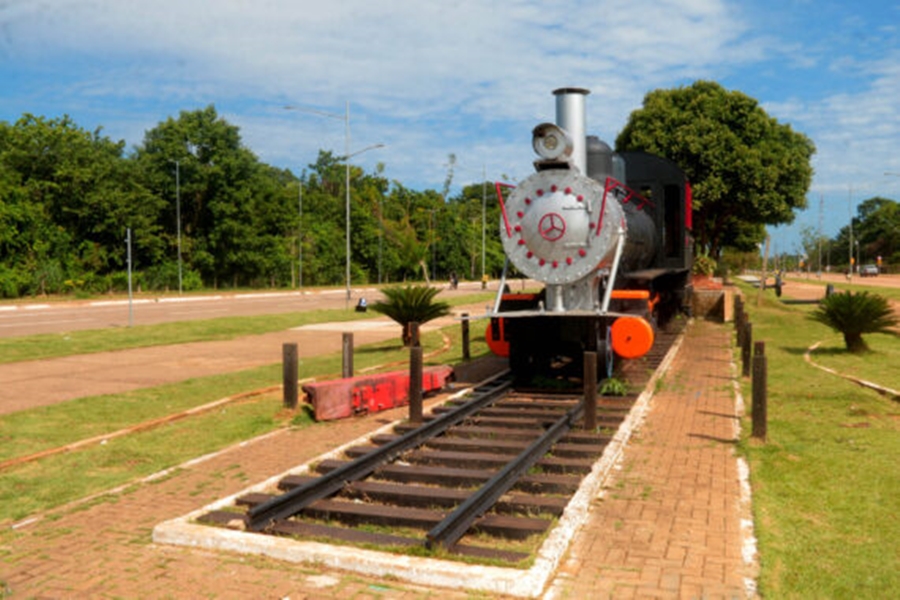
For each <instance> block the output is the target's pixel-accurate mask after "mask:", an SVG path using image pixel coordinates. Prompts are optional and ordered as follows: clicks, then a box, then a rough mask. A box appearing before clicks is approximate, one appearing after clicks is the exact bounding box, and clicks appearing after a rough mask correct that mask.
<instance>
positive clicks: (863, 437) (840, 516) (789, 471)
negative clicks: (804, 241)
mask: <svg viewBox="0 0 900 600" xmlns="http://www.w3.org/2000/svg"><path fill="white" fill-rule="evenodd" d="M746 293H748V294H749V298H750V300H749V301H748V302H747V308H748V310H749V313H750V315H751V320H752V322H753V337H754V340H758V341H765V342H766V355H767V362H768V380H769V381H768V383H769V385H768V390H769V398H768V416H769V420H768V441H767V443H766V444H761V443H759V442H757V441H755V440H749V439H745V440H744V441H743V442H742V449H743V451H744V452H745V453H746V455H747V457H748V460H749V463H750V472H751V482H752V486H753V510H754V514H755V522H756V534H757V537H758V538H759V550H760V555H761V574H760V578H759V586H760V592H761V594H762V595H763V597H772V598H886V597H892V596H895V595H896V590H898V589H900V554H898V547H900V546H898V542H897V540H900V517H898V513H900V469H898V467H897V456H900V435H898V434H900V404H897V403H896V402H893V401H891V400H889V399H886V398H884V397H882V396H879V395H878V394H876V393H875V392H872V391H870V390H866V389H863V388H861V387H859V386H857V385H856V384H853V383H850V382H847V381H845V380H843V379H840V378H838V377H836V376H832V375H829V374H826V373H824V372H822V371H821V370H819V369H816V368H815V367H813V366H812V365H808V364H807V363H806V362H805V361H804V360H803V354H804V352H805V350H806V348H808V347H809V346H810V345H812V344H813V343H815V342H816V341H819V340H823V339H831V338H833V336H834V334H833V332H831V330H829V329H828V328H826V327H825V326H824V325H820V324H818V323H815V322H813V321H811V320H809V319H808V318H807V314H808V313H809V312H810V311H811V310H812V307H811V306H797V305H793V306H785V305H782V304H781V303H779V302H776V301H775V300H774V299H773V298H772V297H770V296H767V298H766V301H765V302H764V304H763V306H761V307H757V306H756V302H755V290H750V288H746ZM866 338H867V340H868V341H870V342H873V348H875V350H874V351H873V352H871V353H869V354H868V355H866V356H865V360H866V361H867V363H868V365H867V366H866V368H867V369H871V370H872V373H874V374H880V373H887V372H889V371H891V370H896V364H897V352H898V349H900V338H897V337H895V336H866ZM876 338H878V339H877V342H876ZM817 358H819V357H818V356H817ZM823 358H825V359H826V360H827V362H828V363H829V366H831V367H834V368H836V369H838V370H840V371H847V372H853V371H854V369H859V368H860V367H859V365H858V363H856V362H855V361H857V357H854V356H851V355H850V354H849V353H842V352H839V351H837V350H836V349H832V350H830V351H828V352H827V353H826V356H824V357H823ZM823 362H824V361H823ZM872 379H876V380H877V378H876V377H872ZM885 383H886V384H887V382H885ZM743 394H744V396H745V398H747V399H748V402H749V398H750V397H751V390H750V387H749V383H748V382H746V381H745V382H744V383H743ZM750 429H751V428H750V423H749V420H748V421H747V422H746V423H745V424H744V431H745V432H746V433H747V434H748V435H749V432H750Z"/></svg>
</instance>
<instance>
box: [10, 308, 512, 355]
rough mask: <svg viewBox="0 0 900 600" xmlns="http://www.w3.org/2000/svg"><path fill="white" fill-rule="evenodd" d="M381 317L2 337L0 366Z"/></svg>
mask: <svg viewBox="0 0 900 600" xmlns="http://www.w3.org/2000/svg"><path fill="white" fill-rule="evenodd" d="M493 297H494V294H493V293H485V292H479V293H475V294H467V295H465V296H456V297H454V298H452V299H449V300H444V299H442V298H440V297H439V298H438V299H439V300H441V301H446V302H448V303H449V304H450V305H451V306H461V305H466V304H474V303H476V302H484V301H487V300H489V299H493ZM380 316H381V315H379V314H378V313H375V312H372V311H369V312H367V313H358V312H355V311H349V310H345V309H331V310H309V311H302V312H291V313H280V314H270V315H259V316H253V317H223V318H219V319H206V320H202V321H178V322H174V323H162V324H159V325H138V326H135V327H116V328H108V329H90V330H84V331H69V332H65V333H58V334H42V335H31V336H21V337H11V338H0V363H11V362H18V361H22V360H40V359H45V358H57V357H61V356H73V355H76V354H92V353H95V352H109V351H113V350H126V349H128V348H144V347H148V346H163V345H168V344H186V343H189V342H209V341H215V340H230V339H234V338H237V337H241V336H245V335H259V334H263V333H270V332H273V331H283V330H285V329H290V328H292V327H301V326H303V325H309V324H311V323H324V322H328V321H356V320H360V319H373V318H377V317H380Z"/></svg>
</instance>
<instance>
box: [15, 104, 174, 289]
mask: <svg viewBox="0 0 900 600" xmlns="http://www.w3.org/2000/svg"><path fill="white" fill-rule="evenodd" d="M123 149H124V142H114V141H112V140H110V139H109V138H107V137H104V136H102V135H101V134H100V129H97V130H95V131H94V132H88V131H85V130H83V129H81V128H79V127H78V126H77V125H75V123H74V122H73V121H72V120H71V119H70V118H69V117H67V116H64V117H60V118H57V119H46V118H43V117H36V116H33V115H30V114H26V115H24V116H23V117H22V118H21V119H19V120H18V121H17V122H16V123H15V124H12V125H9V124H6V123H0V230H2V231H3V233H2V234H0V250H2V252H0V257H2V258H0V263H2V266H0V268H2V269H3V270H4V276H3V277H0V279H4V280H5V281H6V283H7V284H8V285H4V289H3V290H2V293H3V294H4V295H13V296H14V295H18V294H21V293H32V294H35V293H56V292H63V291H68V290H70V289H72V288H78V287H81V286H82V285H85V280H88V279H94V280H95V282H96V285H94V286H92V287H94V291H105V289H104V288H105V287H108V285H106V284H104V281H103V280H102V277H103V276H107V275H110V274H111V273H113V272H115V271H117V270H121V269H124V267H125V247H124V239H125V229H126V228H127V227H131V228H132V230H134V231H141V232H142V235H141V236H139V237H135V255H136V256H135V259H136V261H141V260H143V261H144V262H145V263H146V262H149V261H152V260H153V258H154V256H155V255H156V254H157V252H158V247H159V243H158V242H159V238H158V230H157V227H156V225H155V223H156V219H157V215H158V212H159V210H160V204H159V203H158V202H156V200H155V198H154V197H153V196H152V195H151V194H149V193H148V192H147V190H145V189H144V188H143V187H142V186H141V185H140V183H139V179H138V178H137V177H136V174H135V171H134V168H133V165H132V164H131V163H129V162H128V161H126V160H125V159H124V157H123ZM107 283H108V282H107ZM88 287H91V286H88Z"/></svg>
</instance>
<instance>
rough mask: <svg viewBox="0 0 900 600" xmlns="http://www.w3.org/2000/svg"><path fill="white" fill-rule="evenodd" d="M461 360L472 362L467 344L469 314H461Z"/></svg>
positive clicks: (470, 351) (468, 344)
mask: <svg viewBox="0 0 900 600" xmlns="http://www.w3.org/2000/svg"><path fill="white" fill-rule="evenodd" d="M462 358H463V360H472V350H471V348H470V343H469V313H463V314H462Z"/></svg>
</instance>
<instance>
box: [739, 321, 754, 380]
mask: <svg viewBox="0 0 900 600" xmlns="http://www.w3.org/2000/svg"><path fill="white" fill-rule="evenodd" d="M742 339H743V344H742V345H741V375H743V376H744V377H750V349H751V348H753V323H747V324H746V325H744V335H743V338H742Z"/></svg>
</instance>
